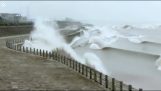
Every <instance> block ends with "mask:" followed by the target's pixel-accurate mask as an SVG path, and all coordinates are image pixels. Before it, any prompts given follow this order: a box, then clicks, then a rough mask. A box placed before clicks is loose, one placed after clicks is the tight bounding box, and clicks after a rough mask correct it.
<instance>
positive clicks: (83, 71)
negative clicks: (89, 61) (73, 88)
mask: <svg viewBox="0 0 161 91" xmlns="http://www.w3.org/2000/svg"><path fill="white" fill-rule="evenodd" d="M82 75H84V65H83V64H82Z"/></svg>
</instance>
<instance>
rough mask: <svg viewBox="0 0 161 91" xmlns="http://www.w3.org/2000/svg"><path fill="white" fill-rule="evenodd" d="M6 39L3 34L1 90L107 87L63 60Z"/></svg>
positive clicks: (0, 66) (100, 88)
mask: <svg viewBox="0 0 161 91" xmlns="http://www.w3.org/2000/svg"><path fill="white" fill-rule="evenodd" d="M25 36H26V35H25ZM15 37H16V36H12V37H9V38H15ZM5 39H7V37H3V38H0V74H1V75H0V90H8V89H18V90H104V89H103V88H102V87H100V86H99V85H98V84H96V83H94V82H92V81H90V80H88V79H86V78H84V77H82V76H81V75H79V74H77V73H75V72H74V71H72V70H71V69H69V68H68V67H66V66H65V65H63V64H60V63H58V62H56V61H52V60H46V59H43V58H41V57H39V56H34V55H31V54H25V53H21V52H16V51H14V50H11V49H8V48H6V47H5Z"/></svg>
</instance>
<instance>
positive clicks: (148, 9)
mask: <svg viewBox="0 0 161 91" xmlns="http://www.w3.org/2000/svg"><path fill="white" fill-rule="evenodd" d="M4 12H5V13H6V12H8V13H21V14H22V15H25V16H28V17H30V18H34V17H45V18H54V19H61V18H64V17H71V18H74V19H77V20H81V21H86V22H90V23H101V22H102V23H161V1H0V13H4Z"/></svg>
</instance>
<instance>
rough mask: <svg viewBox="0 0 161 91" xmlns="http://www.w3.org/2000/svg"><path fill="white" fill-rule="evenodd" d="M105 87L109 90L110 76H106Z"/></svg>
mask: <svg viewBox="0 0 161 91" xmlns="http://www.w3.org/2000/svg"><path fill="white" fill-rule="evenodd" d="M105 87H106V88H108V76H107V75H105Z"/></svg>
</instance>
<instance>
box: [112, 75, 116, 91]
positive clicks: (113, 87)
mask: <svg viewBox="0 0 161 91" xmlns="http://www.w3.org/2000/svg"><path fill="white" fill-rule="evenodd" d="M112 91H115V78H112Z"/></svg>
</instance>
